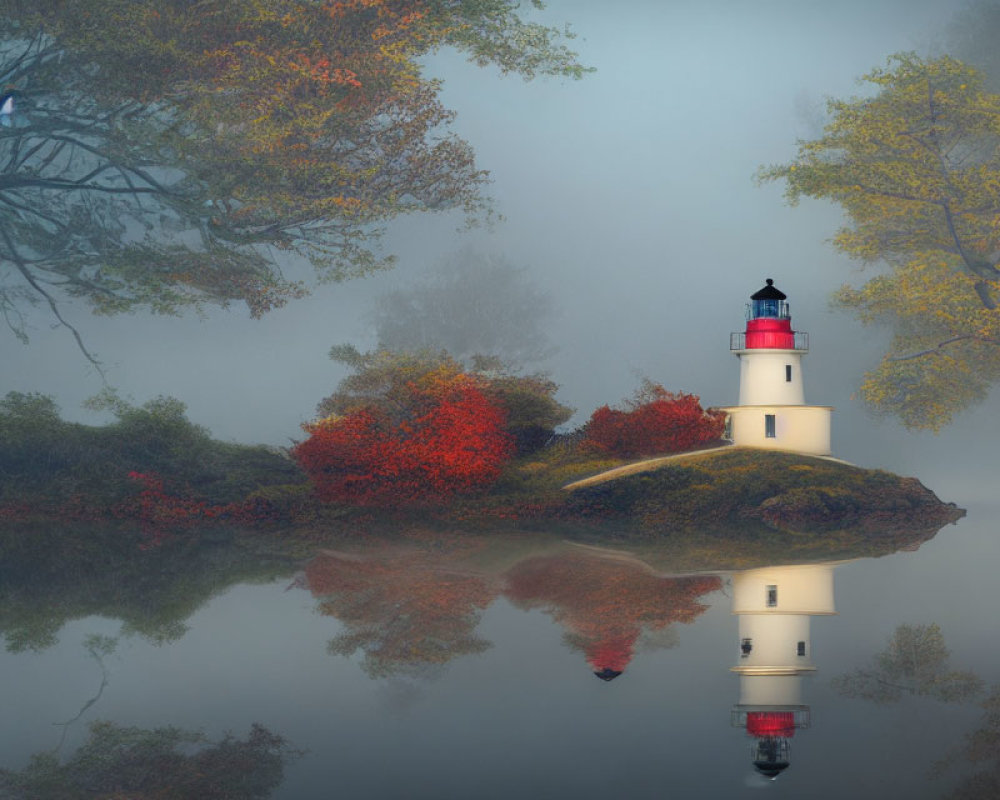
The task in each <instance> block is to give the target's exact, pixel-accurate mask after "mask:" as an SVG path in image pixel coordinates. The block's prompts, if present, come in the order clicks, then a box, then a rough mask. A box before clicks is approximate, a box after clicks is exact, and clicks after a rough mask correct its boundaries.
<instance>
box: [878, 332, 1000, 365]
mask: <svg viewBox="0 0 1000 800" xmlns="http://www.w3.org/2000/svg"><path fill="white" fill-rule="evenodd" d="M966 341H973V342H982V343H983V344H995V345H997V346H1000V339H991V338H990V337H988V336H974V335H973V334H963V335H961V336H952V337H951V338H950V339H945V340H944V341H943V342H938V343H937V344H936V345H934V347H928V348H927V349H926V350H921V351H920V352H919V353H910V354H908V355H905V356H889V357H888V359H887V360H888V361H911V360H913V359H914V358H923V357H924V356H933V355H940V354H941V353H942V351H943V350H944V348H946V347H947V346H948V345H951V344H955V343H956V342H966Z"/></svg>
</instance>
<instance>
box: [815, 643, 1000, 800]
mask: <svg viewBox="0 0 1000 800" xmlns="http://www.w3.org/2000/svg"><path fill="white" fill-rule="evenodd" d="M950 655H951V654H950V652H949V650H948V648H947V647H946V646H945V643H944V636H943V634H942V632H941V628H940V627H939V626H938V625H936V624H929V625H900V626H898V627H897V628H896V630H895V631H893V633H892V635H891V636H890V637H889V641H888V643H887V645H886V647H885V649H884V650H882V651H880V652H878V653H876V654H875V655H874V656H873V657H872V659H871V662H870V663H869V664H868V665H867V666H865V667H861V668H858V669H855V670H854V671H853V672H851V673H848V674H845V675H838V676H837V677H836V678H834V679H833V680H832V681H831V684H832V686H833V688H834V689H835V690H836V691H837V692H838V693H840V694H842V695H844V696H845V697H851V698H858V699H862V700H868V701H870V702H873V703H877V704H880V705H885V704H889V703H894V702H897V701H898V700H900V699H901V698H902V697H903V696H904V695H906V696H914V697H927V698H932V699H935V700H939V701H941V702H949V703H966V702H971V701H973V700H975V699H976V698H979V697H981V696H982V694H983V691H984V684H983V680H982V679H981V678H980V677H979V676H978V675H976V674H975V673H973V672H969V671H963V670H954V669H951V667H950V663H949V659H950ZM978 705H979V707H980V708H981V709H982V712H983V713H982V718H981V719H980V723H979V727H978V728H976V729H975V730H973V731H972V732H970V733H968V734H966V735H965V739H964V741H963V742H962V744H961V745H959V746H958V747H955V748H952V749H951V750H947V751H946V752H945V754H944V756H943V757H942V758H941V759H940V760H939V761H938V762H937V763H936V764H935V765H934V767H933V769H932V770H931V775H932V776H941V775H942V774H944V773H947V772H949V771H952V770H955V769H956V768H957V769H963V768H965V769H967V768H968V766H969V765H975V767H976V768H978V771H977V772H973V773H971V774H966V775H964V776H963V777H962V778H960V779H959V782H958V783H957V784H956V786H955V787H954V788H953V789H952V790H951V791H949V792H948V793H947V794H946V795H945V798H946V800H986V798H996V797H1000V686H994V687H993V688H992V690H991V691H990V692H989V694H988V695H987V696H986V697H985V699H981V700H980V701H979V704H978Z"/></svg>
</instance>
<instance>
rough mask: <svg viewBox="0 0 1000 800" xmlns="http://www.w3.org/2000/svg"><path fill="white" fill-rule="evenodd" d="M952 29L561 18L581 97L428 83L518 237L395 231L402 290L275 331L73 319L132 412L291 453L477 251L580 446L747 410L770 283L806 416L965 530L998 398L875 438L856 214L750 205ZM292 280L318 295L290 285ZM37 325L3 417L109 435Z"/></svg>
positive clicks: (813, 8) (321, 293) (773, 197)
mask: <svg viewBox="0 0 1000 800" xmlns="http://www.w3.org/2000/svg"><path fill="white" fill-rule="evenodd" d="M953 8H954V6H952V5H951V4H948V3H943V2H935V0H891V1H888V0H887V1H883V2H841V3H828V2H804V1H802V0H771V1H770V2H767V1H764V2H755V3H745V2H737V1H736V0H732V1H731V2H724V1H722V0H714V2H695V1H690V2H629V3H621V4H609V3H605V2H589V1H577V2H571V1H570V0H552V2H550V3H548V5H547V8H546V9H545V10H544V11H543V12H532V14H533V15H534V16H535V17H537V19H539V20H540V21H544V22H546V23H547V24H561V23H562V22H564V21H565V22H568V23H570V25H571V26H572V29H573V31H574V32H575V33H576V34H577V39H576V40H575V41H574V42H573V43H572V45H573V46H574V47H575V48H576V49H577V50H578V52H579V54H580V59H581V60H582V62H583V63H585V64H587V65H589V66H593V67H595V68H596V72H594V73H592V74H590V75H588V76H586V77H585V78H584V79H583V80H580V81H571V80H556V79H536V80H535V81H533V82H530V83H525V82H524V81H522V80H521V79H519V78H516V77H506V78H503V77H500V76H499V75H498V74H496V73H495V72H494V71H491V70H490V69H486V70H483V69H480V68H477V67H475V66H473V65H469V64H467V63H465V61H464V60H463V59H462V58H461V57H459V56H457V55H455V54H454V53H449V52H442V53H439V54H437V55H435V56H433V57H431V58H429V59H427V71H428V74H431V75H434V76H439V77H441V78H442V79H443V80H444V89H443V93H442V100H443V102H444V104H445V106H447V107H449V108H452V109H455V110H456V111H457V112H458V118H457V120H456V122H455V124H454V130H455V131H456V132H457V133H458V134H459V135H461V136H463V137H464V138H466V139H467V140H468V141H469V142H470V143H471V144H472V146H473V147H474V149H475V151H476V153H477V156H478V160H479V165H480V166H481V167H482V168H484V169H487V170H489V171H490V172H491V173H492V177H493V184H492V186H491V188H490V193H491V195H492V197H493V198H494V200H495V207H496V211H497V212H498V214H499V215H502V219H501V220H498V221H497V222H496V223H495V224H494V225H493V226H492V227H480V228H476V229H472V230H464V229H463V219H462V218H461V216H460V215H456V214H440V215H437V216H428V215H424V216H416V217H410V218H404V219H399V220H397V221H395V222H393V223H392V224H391V225H390V226H389V228H388V231H387V236H386V239H385V243H384V249H385V251H386V252H393V253H396V254H397V255H398V256H399V261H398V264H397V266H396V268H395V269H394V270H393V271H391V272H386V273H381V274H378V275H374V276H372V277H370V278H366V279H361V280H354V281H350V282H346V283H342V284H333V285H325V286H320V287H318V288H316V290H315V291H314V292H313V294H312V295H311V296H310V297H309V298H307V299H305V300H300V301H293V302H292V303H290V304H289V305H288V306H287V307H285V308H282V309H279V310H276V311H273V312H271V313H270V314H269V315H267V316H265V317H264V318H263V319H261V320H252V319H250V318H249V315H248V314H247V313H246V311H245V309H243V308H241V307H234V308H233V309H231V310H229V311H217V310H212V311H209V312H208V313H207V314H206V316H204V317H203V318H199V317H198V316H197V315H193V314H188V315H186V316H184V317H181V318H151V317H148V316H124V317H117V318H98V317H92V316H90V315H89V313H88V312H86V310H85V309H82V308H79V307H76V308H74V307H73V306H71V305H69V304H67V305H66V307H65V313H66V314H67V316H68V317H69V318H70V320H71V321H72V322H73V323H74V324H75V325H76V326H77V327H78V328H79V330H80V331H81V333H82V335H83V336H84V338H85V340H86V342H87V345H88V347H89V348H90V349H91V350H92V351H93V352H95V353H96V354H97V355H98V357H99V358H100V359H101V360H102V361H103V362H104V364H105V365H106V368H107V378H108V381H109V383H110V384H112V385H113V386H115V387H116V388H117V389H118V390H119V391H120V392H121V394H122V395H123V396H124V397H127V398H131V399H132V400H134V401H136V402H138V403H142V402H145V401H146V400H149V399H150V398H152V397H154V396H156V395H161V394H163V395H172V396H175V397H177V398H179V399H181V400H182V401H183V402H185V403H186V404H187V406H188V415H189V417H190V418H191V419H192V420H193V421H194V422H197V423H199V424H201V425H204V426H206V427H208V428H209V429H211V431H212V432H213V433H214V434H215V435H216V436H218V437H220V438H223V439H231V440H236V441H242V442H266V443H272V444H277V445H285V444H288V443H289V442H290V441H291V440H294V439H297V438H300V437H301V436H302V434H301V431H300V428H299V425H300V423H302V422H304V421H306V420H308V419H310V418H311V417H312V415H313V413H314V409H315V405H316V403H317V402H318V401H319V400H320V399H321V398H322V397H324V396H325V395H327V394H329V393H330V391H331V390H332V389H333V388H334V386H335V385H336V383H337V381H338V380H339V379H340V377H342V375H343V368H342V367H341V366H340V365H337V364H335V363H333V362H331V361H330V360H329V359H328V358H327V352H328V350H329V348H330V347H331V345H334V344H341V343H348V342H349V343H352V344H355V345H356V346H357V347H358V348H360V349H362V350H363V349H365V348H369V347H372V346H373V345H374V344H375V340H374V332H373V330H372V326H371V323H370V312H371V309H372V304H373V302H374V301H375V298H377V297H378V296H379V295H380V294H382V293H384V292H386V291H389V290H395V289H405V288H406V287H407V286H411V285H413V283H414V282H415V281H419V280H420V279H421V278H422V276H424V275H426V274H427V273H428V271H429V270H432V269H434V268H435V266H436V265H437V264H438V263H440V262H441V261H442V260H443V259H446V258H448V257H449V256H450V255H451V254H453V253H455V252H456V251H458V250H460V249H462V248H464V247H472V248H474V249H475V250H476V251H478V252H482V253H487V254H495V255H497V256H501V257H503V258H504V259H506V260H508V261H509V262H511V263H512V264H514V265H516V266H519V267H524V268H525V269H526V271H527V274H528V275H529V276H530V280H531V281H532V282H533V284H534V285H536V286H537V287H538V288H539V289H541V290H544V291H547V292H549V293H550V294H551V296H552V298H553V301H554V307H555V311H554V313H553V315H552V318H551V319H550V320H547V321H545V322H544V323H543V324H542V326H541V327H542V329H543V330H544V331H545V332H546V334H547V335H548V337H549V339H550V341H551V343H552V344H553V345H554V346H555V347H556V348H557V351H556V352H555V354H554V355H553V356H551V357H550V358H549V359H548V360H547V361H545V362H544V363H543V364H542V365H541V367H542V368H544V369H546V370H547V371H548V372H549V373H550V374H551V376H552V377H553V379H554V380H555V381H556V382H557V383H559V384H560V385H561V387H562V388H561V390H560V394H559V399H560V400H561V401H562V402H564V403H567V404H569V405H571V406H573V407H574V408H576V409H577V413H576V416H575V417H574V418H573V420H572V422H571V424H578V423H580V422H582V421H584V420H585V419H586V418H587V416H588V415H589V414H590V412H591V411H592V410H593V409H594V408H595V407H597V406H599V405H602V404H605V403H611V404H613V403H616V402H618V401H619V400H621V399H622V398H623V397H625V396H627V395H629V394H631V392H632V391H633V389H634V388H635V387H636V386H637V385H638V383H639V381H640V379H641V378H642V377H648V378H650V379H652V380H655V381H658V382H660V383H662V384H663V385H664V386H665V387H666V388H667V389H670V390H673V391H685V392H691V393H694V394H697V395H699V396H700V397H701V399H702V402H703V404H704V405H726V404H730V403H733V402H735V398H736V393H737V380H738V369H737V362H736V359H735V358H734V357H733V356H732V355H730V353H729V352H728V341H729V339H728V335H729V332H730V331H734V330H740V329H742V326H743V321H744V318H743V309H744V304H745V303H746V301H747V299H748V297H749V295H750V294H751V293H752V292H754V291H756V290H757V289H759V288H760V287H761V286H762V285H763V282H764V279H765V278H767V277H772V278H774V280H775V283H776V285H778V286H779V287H780V288H781V289H782V291H784V292H785V293H786V294H787V295H788V299H789V302H790V304H791V312H792V322H793V326H794V327H795V328H796V329H797V330H804V331H808V332H809V334H810V346H811V350H810V353H809V354H808V356H807V357H806V359H805V361H804V369H805V380H806V401H807V402H809V403H813V404H829V405H833V406H835V407H836V412H835V414H834V423H833V425H834V427H833V436H834V439H833V449H834V454H835V455H837V456H839V457H841V458H844V459H846V460H849V461H852V462H854V463H857V464H861V465H864V466H877V467H884V468H887V469H891V470H893V471H897V472H901V473H904V474H913V475H916V476H917V477H919V478H920V479H921V480H922V481H923V482H924V483H926V484H927V485H929V486H931V487H932V488H933V489H934V490H935V491H936V492H938V494H939V495H940V496H941V497H942V498H944V499H946V500H954V501H956V502H959V503H960V504H961V502H962V499H963V498H964V497H966V496H968V495H970V494H971V493H974V492H975V491H976V489H977V488H980V487H982V486H983V485H985V483H986V481H988V480H990V475H989V474H988V473H989V466H990V465H991V464H992V462H993V458H992V456H993V450H994V448H995V445H996V442H995V441H994V438H993V435H992V429H991V428H990V427H988V426H989V421H991V415H990V414H991V411H992V410H993V409H995V405H996V404H995V398H991V400H990V401H988V402H987V403H986V404H984V405H983V406H981V407H979V408H978V409H976V410H974V411H973V412H971V413H968V414H966V415H964V416H962V417H961V418H959V420H958V421H957V422H956V423H955V424H953V425H951V426H949V427H947V428H945V429H944V430H943V431H942V432H941V433H940V434H939V435H937V436H934V435H931V434H919V435H917V434H913V433H909V432H907V431H906V430H905V429H903V428H902V427H901V426H900V425H899V424H898V423H896V422H894V421H891V420H878V419H873V418H872V417H871V416H870V415H868V414H867V413H866V412H865V410H864V409H863V408H862V407H861V405H860V403H859V402H858V401H857V400H855V399H853V397H852V395H853V392H854V391H855V389H856V387H857V385H858V383H859V381H860V379H861V375H862V373H863V372H864V370H865V369H867V368H869V367H871V366H872V365H873V364H874V363H875V362H876V361H877V357H878V355H879V353H880V349H881V345H882V342H883V341H884V338H885V337H886V336H887V333H886V332H885V331H881V332H880V331H878V330H877V329H861V328H860V327H859V325H858V324H857V323H856V322H855V321H854V320H852V319H851V318H849V317H848V316H846V315H844V314H842V313H839V312H832V311H830V310H829V309H828V305H827V302H828V297H829V295H830V293H831V292H832V291H833V290H834V289H835V288H837V287H838V286H839V285H840V284H841V283H843V282H845V281H846V282H850V281H855V282H860V280H861V279H862V278H861V275H860V271H859V270H860V268H859V266H858V265H857V264H855V263H853V262H851V261H850V260H848V259H847V258H846V257H845V256H842V255H839V254H837V253H835V252H834V250H833V249H832V247H831V246H830V244H829V241H828V240H829V238H830V237H831V236H832V235H833V233H834V232H835V230H836V228H837V226H838V222H839V211H838V210H837V209H835V208H834V207H832V206H829V205H826V204H821V203H816V202H805V203H803V204H802V205H801V206H800V207H798V208H789V207H787V206H786V205H785V203H784V201H783V198H782V187H781V186H779V185H768V186H765V187H757V186H755V185H754V182H753V179H752V176H753V173H754V172H755V170H756V169H757V168H758V166H760V165H762V164H767V163H772V162H779V161H783V160H787V159H789V158H790V157H791V156H792V155H793V154H794V152H795V143H796V139H797V138H799V137H806V136H809V135H811V134H813V133H815V129H814V126H815V119H816V115H815V109H816V108H817V107H821V105H822V101H823V98H824V97H827V96H838V97H842V96H845V95H850V94H852V93H855V92H857V91H860V89H859V88H858V86H857V84H856V82H855V81H856V79H857V78H858V77H859V76H861V75H862V74H864V73H865V72H868V71H869V70H870V69H872V68H874V67H876V66H880V65H883V64H884V63H885V60H886V57H887V56H888V55H890V54H891V53H894V52H897V51H901V50H917V51H918V52H933V51H935V49H936V48H939V47H940V41H941V39H942V37H943V31H944V29H945V27H946V25H947V22H948V19H949V17H950V15H951V13H952V11H953ZM286 271H287V273H288V274H289V275H290V276H292V277H294V276H296V275H298V274H300V273H301V274H303V275H305V274H306V271H305V269H304V268H303V267H302V265H297V264H294V263H289V264H287V265H286ZM30 322H31V324H30V330H29V333H30V336H31V343H30V345H28V346H24V345H22V344H20V343H19V342H18V341H17V340H16V339H15V338H14V336H13V335H5V336H4V337H3V338H2V344H0V347H2V348H3V359H4V363H5V369H4V372H3V381H2V386H0V388H2V391H3V392H8V391H11V390H18V391H23V392H29V391H37V392H42V393H46V394H50V395H53V396H54V397H55V398H56V399H57V401H58V402H59V404H60V406H61V408H62V410H63V414H64V416H65V417H67V418H70V419H78V420H80V421H85V422H90V423H98V422H100V421H101V420H102V418H101V417H99V416H97V415H93V414H90V413H89V412H86V411H84V410H82V409H81V407H80V404H81V403H82V402H83V400H84V399H85V398H87V397H89V396H91V395H93V394H95V393H96V392H98V391H99V390H100V389H101V386H102V384H101V378H100V376H99V375H98V373H97V372H96V371H95V370H94V369H93V368H92V367H91V365H89V364H88V363H87V362H86V360H85V359H84V358H83V357H82V356H81V354H80V352H79V351H78V349H77V348H76V345H75V343H74V341H73V339H72V337H71V336H70V335H69V333H68V332H67V331H66V330H65V329H61V328H53V327H52V326H51V318H50V317H49V315H48V313H47V310H46V309H42V308H38V309H37V312H36V313H35V315H34V316H33V317H32V318H31V321H30ZM984 430H986V431H990V433H988V434H987V435H983V432H984Z"/></svg>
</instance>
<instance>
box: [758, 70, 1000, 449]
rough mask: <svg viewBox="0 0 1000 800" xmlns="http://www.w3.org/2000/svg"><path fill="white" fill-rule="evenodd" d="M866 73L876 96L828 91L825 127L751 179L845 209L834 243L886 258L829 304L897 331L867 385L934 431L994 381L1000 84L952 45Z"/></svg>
mask: <svg viewBox="0 0 1000 800" xmlns="http://www.w3.org/2000/svg"><path fill="white" fill-rule="evenodd" d="M864 80H865V81H866V82H867V83H868V84H870V85H871V87H872V88H873V89H874V94H871V95H869V96H864V97H856V98H851V99H848V100H831V101H830V102H829V115H830V119H829V122H828V124H827V126H826V129H825V131H824V134H823V135H822V136H821V137H819V138H817V139H814V140H810V141H803V142H800V143H799V150H798V154H797V155H796V157H795V158H794V159H793V160H792V161H791V162H790V163H788V164H782V165H774V166H770V167H766V168H762V169H761V170H760V172H759V173H758V177H759V178H760V180H762V181H774V180H783V181H785V184H786V197H787V199H788V200H789V202H791V203H793V204H794V203H797V202H798V201H799V200H800V199H801V198H802V197H814V198H820V199H825V200H832V201H833V202H835V203H837V204H838V205H840V206H841V208H843V210H844V211H845V213H846V215H847V225H845V226H844V227H843V228H842V229H841V230H840V231H839V232H838V233H837V235H836V237H835V238H834V244H835V246H836V247H837V249H839V250H840V251H841V252H843V253H846V254H847V255H848V256H850V257H852V258H855V259H857V260H859V261H861V262H863V263H866V264H881V265H883V266H884V268H883V269H880V270H879V271H878V272H877V274H875V275H874V276H873V277H871V278H870V279H869V280H868V281H867V282H865V283H864V284H863V285H861V286H860V287H851V286H845V287H844V288H843V289H841V290H840V292H839V293H838V294H837V295H836V298H835V299H836V302H837V303H838V304H839V305H840V306H842V307H844V308H846V309H848V310H850V311H852V312H853V313H854V314H855V315H856V316H857V317H858V319H860V320H861V321H862V323H864V324H873V323H878V324H885V325H888V326H889V327H890V328H891V329H892V330H893V339H892V343H891V345H890V347H889V350H888V352H887V353H886V355H885V356H884V358H883V360H882V362H881V364H879V366H878V367H877V368H875V369H874V370H873V371H871V372H869V373H867V374H866V376H865V378H864V381H863V383H862V386H861V394H862V396H863V398H864V400H865V401H866V402H867V403H868V404H869V405H870V406H871V407H872V408H874V409H876V410H878V411H881V412H885V413H888V414H893V415H896V416H898V417H899V418H900V419H901V420H902V422H903V423H904V424H905V425H907V426H908V427H914V428H930V429H934V430H937V429H939V428H940V427H941V426H942V425H944V424H946V423H947V422H948V421H949V420H950V419H951V418H952V417H953V415H954V414H956V413H957V412H959V411H961V410H963V409H965V408H967V407H969V406H970V405H972V404H974V403H976V402H979V401H981V400H982V399H983V398H984V397H985V396H986V394H987V392H988V391H989V388H990V387H991V386H992V384H993V383H994V382H995V381H996V380H998V379H1000V309H998V307H997V305H998V302H1000V269H998V267H997V262H998V260H1000V226H998V225H997V214H998V211H1000V94H995V93H992V92H989V91H987V90H985V89H984V88H983V81H982V77H981V75H980V74H979V73H978V72H976V71H975V70H974V69H972V68H970V67H968V66H966V65H964V64H962V63H960V62H958V61H956V60H955V59H953V58H950V57H948V56H943V57H940V58H936V59H929V60H926V59H921V58H919V57H917V56H916V55H913V54H905V53H904V54H898V55H895V56H892V57H891V58H890V59H889V63H888V66H887V67H886V68H884V69H877V70H874V71H872V72H870V73H869V74H868V75H866V76H865V77H864Z"/></svg>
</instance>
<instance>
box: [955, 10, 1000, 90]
mask: <svg viewBox="0 0 1000 800" xmlns="http://www.w3.org/2000/svg"><path fill="white" fill-rule="evenodd" d="M946 40H947V48H948V53H949V54H951V55H953V56H954V57H955V58H957V59H960V60H961V61H964V62H965V63H966V64H969V65H970V66H973V67H975V68H976V69H978V70H980V71H981V72H982V73H983V75H984V76H985V78H986V84H987V86H988V87H989V88H990V89H992V90H993V91H997V90H1000V47H998V46H997V42H998V41H1000V0H972V2H967V3H966V4H965V5H964V6H962V7H961V8H960V9H959V10H958V11H956V12H955V15H954V16H953V17H952V19H951V23H950V24H949V26H948V30H947V36H946Z"/></svg>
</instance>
